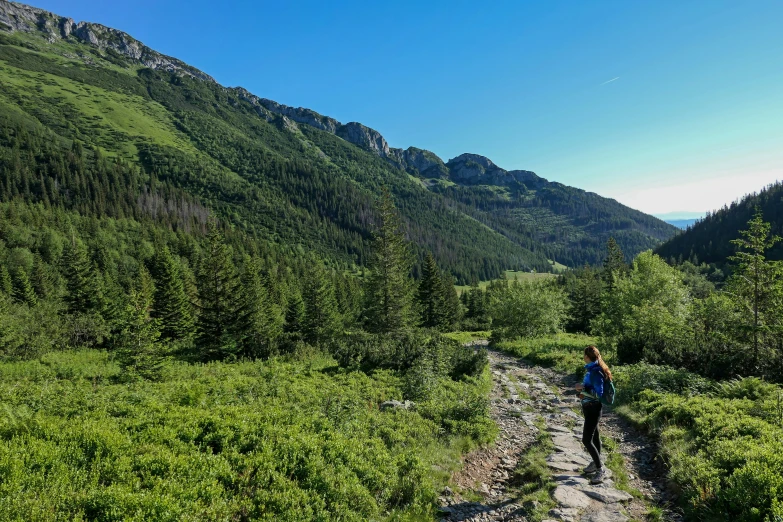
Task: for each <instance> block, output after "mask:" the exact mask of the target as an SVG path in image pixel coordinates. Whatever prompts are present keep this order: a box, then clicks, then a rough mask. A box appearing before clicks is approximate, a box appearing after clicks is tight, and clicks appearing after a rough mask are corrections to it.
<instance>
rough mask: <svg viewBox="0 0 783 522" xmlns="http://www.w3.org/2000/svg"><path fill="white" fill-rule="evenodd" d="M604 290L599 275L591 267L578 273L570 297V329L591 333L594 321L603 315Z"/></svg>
mask: <svg viewBox="0 0 783 522" xmlns="http://www.w3.org/2000/svg"><path fill="white" fill-rule="evenodd" d="M602 289H603V284H602V283H601V278H600V277H599V274H598V273H597V272H596V271H595V270H593V269H592V268H590V267H589V266H588V267H585V268H584V270H582V271H581V272H579V273H577V275H576V276H575V280H574V282H573V286H572V287H571V291H570V295H569V300H570V302H571V319H570V328H572V329H574V330H576V331H579V332H584V333H590V329H591V323H592V321H593V319H595V318H596V317H598V316H599V315H600V313H601V292H602Z"/></svg>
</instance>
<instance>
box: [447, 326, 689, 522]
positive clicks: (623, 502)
mask: <svg viewBox="0 0 783 522" xmlns="http://www.w3.org/2000/svg"><path fill="white" fill-rule="evenodd" d="M473 344H474V345H480V346H486V344H487V343H486V341H478V342H476V343H473ZM489 362H490V368H491V371H492V380H493V390H492V397H491V415H492V418H493V419H494V420H495V422H496V423H497V425H498V428H499V434H498V437H497V440H496V441H495V443H494V444H493V445H491V446H487V447H484V448H480V449H478V450H476V451H474V452H472V453H469V454H468V455H466V456H465V458H464V459H463V466H462V468H461V469H460V471H458V472H457V473H456V474H455V475H454V476H453V477H452V484H453V485H454V486H455V487H454V488H453V489H452V488H446V489H445V490H444V491H443V493H442V496H441V498H440V505H441V510H442V514H443V518H442V520H443V521H460V522H462V521H525V520H527V518H526V514H528V513H530V511H531V506H529V505H522V504H521V502H520V501H519V494H518V489H519V487H520V481H519V479H518V478H517V477H515V474H514V470H515V469H516V468H517V464H518V462H519V460H520V458H521V457H522V456H523V455H524V454H525V453H526V452H527V451H528V449H530V448H531V446H532V445H533V444H534V443H535V441H536V439H537V437H538V435H539V432H540V430H541V429H545V430H546V431H547V433H548V434H549V435H550V436H551V439H552V443H553V445H554V448H555V449H554V450H553V451H551V452H550V454H549V455H548V456H547V465H548V467H549V469H550V472H551V474H552V479H553V481H554V482H555V484H556V487H555V489H554V490H553V492H552V498H553V500H554V502H555V504H556V507H555V508H553V509H551V510H550V511H549V513H548V514H547V515H545V517H544V520H552V521H555V520H563V521H572V522H624V521H627V520H645V519H646V518H647V516H646V515H647V512H648V508H649V506H651V505H652V506H659V507H662V508H664V509H663V520H671V521H679V520H681V517H680V516H679V515H678V514H677V513H676V512H674V511H672V510H671V509H668V507H667V506H669V505H670V502H671V498H670V496H669V495H668V493H667V492H666V489H665V475H664V473H663V470H662V469H661V467H660V466H657V465H656V463H655V456H656V448H655V444H654V443H653V442H652V441H651V440H650V439H649V438H647V437H646V436H645V435H644V434H642V433H639V432H637V431H636V430H634V429H633V427H631V426H630V425H628V424H627V423H626V422H624V421H623V420H622V419H621V418H619V417H618V416H617V415H615V414H614V413H612V412H611V410H610V411H607V408H604V416H603V419H602V420H601V424H600V432H601V436H602V437H604V438H606V437H607V436H608V437H610V438H612V439H613V440H614V441H615V442H616V446H617V449H616V450H615V451H616V452H619V453H620V454H621V455H622V456H623V458H624V461H625V468H626V471H627V474H628V478H629V486H630V487H631V488H633V489H635V490H637V491H639V492H640V493H641V494H642V496H643V497H644V498H643V499H639V498H636V497H633V496H631V495H630V494H628V493H626V492H625V491H621V490H619V489H617V488H616V487H615V484H614V481H613V480H612V478H611V473H610V474H609V477H610V478H609V479H608V480H606V481H605V482H604V483H603V484H601V485H597V486H596V485H590V484H589V481H588V478H587V477H586V476H584V475H583V474H582V470H583V469H584V467H585V466H587V465H588V463H589V461H590V457H589V455H588V454H587V452H586V450H585V449H584V446H583V445H582V443H581V437H582V426H583V419H582V416H581V414H580V413H578V412H579V409H580V403H579V399H578V398H577V397H576V394H575V391H574V390H573V384H574V382H573V379H572V378H569V377H567V376H564V375H562V374H560V373H558V372H555V371H553V370H550V369H546V368H541V367H538V366H531V365H529V364H527V363H526V362H524V361H523V360H522V359H519V358H516V357H513V356H511V355H508V354H504V353H501V352H498V351H494V350H489ZM460 492H462V494H460ZM465 497H468V498H465ZM478 499H480V500H478Z"/></svg>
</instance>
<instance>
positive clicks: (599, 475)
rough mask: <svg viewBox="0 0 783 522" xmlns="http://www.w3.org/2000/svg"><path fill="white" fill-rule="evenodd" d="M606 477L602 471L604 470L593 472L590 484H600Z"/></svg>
mask: <svg viewBox="0 0 783 522" xmlns="http://www.w3.org/2000/svg"><path fill="white" fill-rule="evenodd" d="M605 477H606V472H605V471H604V468H601V469H599V470H598V471H596V472H595V475H593V477H592V478H591V479H590V484H593V485H595V484H602V483H603V481H604V478H605Z"/></svg>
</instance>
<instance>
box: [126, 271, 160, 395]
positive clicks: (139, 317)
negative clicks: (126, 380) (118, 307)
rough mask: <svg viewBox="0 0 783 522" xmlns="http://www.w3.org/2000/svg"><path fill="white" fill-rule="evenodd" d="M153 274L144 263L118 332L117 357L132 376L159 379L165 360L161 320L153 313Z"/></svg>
mask: <svg viewBox="0 0 783 522" xmlns="http://www.w3.org/2000/svg"><path fill="white" fill-rule="evenodd" d="M154 292H155V289H154V285H153V282H152V277H151V276H150V274H149V272H147V269H146V268H144V267H143V266H142V267H141V271H140V274H139V283H138V286H137V287H136V288H134V289H132V290H131V292H130V296H129V298H128V302H127V304H126V305H125V310H124V314H123V320H122V328H121V331H120V333H119V335H118V337H119V342H118V349H117V359H118V361H119V363H120V367H121V368H122V369H123V370H124V371H125V372H127V374H128V375H129V376H135V375H138V376H140V377H143V378H145V379H150V380H156V379H158V378H159V377H160V373H161V370H162V369H163V365H164V363H165V359H166V357H165V354H164V351H163V347H162V346H161V345H160V343H159V342H158V339H159V338H160V319H156V318H154V317H152V316H151V311H152V302H153V296H154Z"/></svg>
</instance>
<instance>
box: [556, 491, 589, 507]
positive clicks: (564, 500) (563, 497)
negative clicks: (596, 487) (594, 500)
mask: <svg viewBox="0 0 783 522" xmlns="http://www.w3.org/2000/svg"><path fill="white" fill-rule="evenodd" d="M552 497H553V498H554V499H555V500H556V501H557V503H558V504H560V505H561V506H563V507H566V508H573V509H585V508H587V507H589V506H590V497H588V496H587V495H585V494H584V493H582V492H581V491H579V490H578V489H576V488H572V487H571V486H557V487H556V488H555V492H554V493H552Z"/></svg>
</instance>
